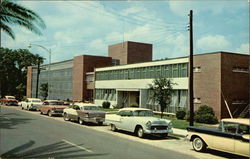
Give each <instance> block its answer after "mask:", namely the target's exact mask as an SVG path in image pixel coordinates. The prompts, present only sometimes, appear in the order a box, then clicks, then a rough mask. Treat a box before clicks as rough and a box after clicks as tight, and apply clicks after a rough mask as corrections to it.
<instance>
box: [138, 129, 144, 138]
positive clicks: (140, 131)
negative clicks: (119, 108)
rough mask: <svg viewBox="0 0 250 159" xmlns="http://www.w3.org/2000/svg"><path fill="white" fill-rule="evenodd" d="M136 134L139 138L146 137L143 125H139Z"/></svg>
mask: <svg viewBox="0 0 250 159" xmlns="http://www.w3.org/2000/svg"><path fill="white" fill-rule="evenodd" d="M136 134H137V136H138V137H139V138H143V137H144V131H143V129H142V127H139V128H138V129H137V131H136Z"/></svg>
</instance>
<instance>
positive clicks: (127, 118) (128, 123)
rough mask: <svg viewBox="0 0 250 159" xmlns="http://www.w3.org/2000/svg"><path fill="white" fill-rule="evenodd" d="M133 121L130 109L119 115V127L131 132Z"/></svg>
mask: <svg viewBox="0 0 250 159" xmlns="http://www.w3.org/2000/svg"><path fill="white" fill-rule="evenodd" d="M133 123H134V121H133V113H132V111H130V110H126V111H124V112H123V114H122V116H121V127H122V128H123V129H124V130H127V131H131V132H133V131H134V128H133V125H134V124H133Z"/></svg>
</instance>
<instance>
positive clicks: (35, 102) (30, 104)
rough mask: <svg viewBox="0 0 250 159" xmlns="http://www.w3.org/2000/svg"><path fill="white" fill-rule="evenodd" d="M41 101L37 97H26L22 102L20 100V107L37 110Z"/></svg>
mask: <svg viewBox="0 0 250 159" xmlns="http://www.w3.org/2000/svg"><path fill="white" fill-rule="evenodd" d="M42 104H43V102H42V101H41V99H39V98H27V99H26V100H25V101H24V102H21V108H22V109H26V110H37V108H38V107H39V106H41V105H42Z"/></svg>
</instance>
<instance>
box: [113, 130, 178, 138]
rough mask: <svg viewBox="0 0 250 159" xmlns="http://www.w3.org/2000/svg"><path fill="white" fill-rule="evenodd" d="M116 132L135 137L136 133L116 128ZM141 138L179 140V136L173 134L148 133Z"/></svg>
mask: <svg viewBox="0 0 250 159" xmlns="http://www.w3.org/2000/svg"><path fill="white" fill-rule="evenodd" d="M110 131H111V130H110ZM116 132H117V133H122V134H126V135H131V136H135V137H136V134H135V133H133V132H128V131H124V130H117V131H116ZM138 138H139V137H138ZM143 139H146V140H173V139H174V140H179V138H178V137H175V136H167V137H161V136H159V135H148V134H146V135H145V136H144V138H143Z"/></svg>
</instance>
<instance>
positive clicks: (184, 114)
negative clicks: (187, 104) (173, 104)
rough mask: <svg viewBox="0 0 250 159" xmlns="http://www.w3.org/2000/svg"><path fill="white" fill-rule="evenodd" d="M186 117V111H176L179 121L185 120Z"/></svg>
mask: <svg viewBox="0 0 250 159" xmlns="http://www.w3.org/2000/svg"><path fill="white" fill-rule="evenodd" d="M185 116H186V111H185V110H183V109H179V110H177V111H176V118H177V119H180V120H183V119H184V117H185Z"/></svg>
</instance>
